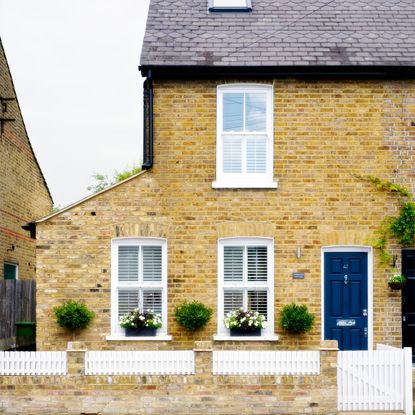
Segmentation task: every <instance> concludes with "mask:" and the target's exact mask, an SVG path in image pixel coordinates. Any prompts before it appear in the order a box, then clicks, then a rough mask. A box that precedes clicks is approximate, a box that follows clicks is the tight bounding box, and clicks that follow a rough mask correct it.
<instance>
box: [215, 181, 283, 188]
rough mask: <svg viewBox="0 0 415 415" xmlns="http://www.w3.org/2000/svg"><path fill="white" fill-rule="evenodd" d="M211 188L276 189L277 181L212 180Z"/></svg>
mask: <svg viewBox="0 0 415 415" xmlns="http://www.w3.org/2000/svg"><path fill="white" fill-rule="evenodd" d="M212 188H213V189H278V181H273V182H261V181H260V180H259V181H258V182H255V183H252V182H244V181H238V182H226V181H220V180H218V181H214V182H212Z"/></svg>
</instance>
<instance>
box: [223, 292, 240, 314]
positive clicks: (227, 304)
mask: <svg viewBox="0 0 415 415" xmlns="http://www.w3.org/2000/svg"><path fill="white" fill-rule="evenodd" d="M223 303H224V304H223V312H224V315H226V314H227V313H229V312H230V311H232V310H237V309H238V308H240V307H243V291H242V290H225V292H224V295H223Z"/></svg>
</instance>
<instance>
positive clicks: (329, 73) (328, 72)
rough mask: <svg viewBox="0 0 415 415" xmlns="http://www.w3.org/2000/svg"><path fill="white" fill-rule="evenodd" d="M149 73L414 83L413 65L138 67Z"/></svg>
mask: <svg viewBox="0 0 415 415" xmlns="http://www.w3.org/2000/svg"><path fill="white" fill-rule="evenodd" d="M150 69H151V73H152V77H153V78H155V79H201V78H202V79H211V78H218V77H223V76H236V77H250V78H252V77H264V78H278V77H281V78H284V77H301V78H355V79H356V78H364V79H373V78H376V79H414V78H415V65H413V66H410V65H408V66H403V65H399V66H398V65H396V66H394V65H391V66H387V65H377V66H374V65H371V66H370V65H368V66H353V65H349V66H345V65H338V66H337V65H336V66H334V65H333V66H332V65H330V66H187V65H184V66H181V65H141V66H140V67H139V70H140V71H141V74H142V76H144V77H146V76H147V74H148V71H149V70H150Z"/></svg>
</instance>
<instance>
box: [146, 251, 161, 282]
mask: <svg viewBox="0 0 415 415" xmlns="http://www.w3.org/2000/svg"><path fill="white" fill-rule="evenodd" d="M141 249H142V258H143V281H145V282H160V281H161V246H143V247H142V248H141Z"/></svg>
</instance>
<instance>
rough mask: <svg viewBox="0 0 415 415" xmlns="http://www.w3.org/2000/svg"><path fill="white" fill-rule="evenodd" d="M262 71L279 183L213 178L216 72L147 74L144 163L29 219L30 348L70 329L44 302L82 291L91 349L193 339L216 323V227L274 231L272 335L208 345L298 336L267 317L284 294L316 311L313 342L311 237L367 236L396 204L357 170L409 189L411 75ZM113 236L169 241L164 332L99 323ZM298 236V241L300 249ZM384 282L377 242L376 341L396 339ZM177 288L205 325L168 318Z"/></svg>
mask: <svg viewBox="0 0 415 415" xmlns="http://www.w3.org/2000/svg"><path fill="white" fill-rule="evenodd" d="M233 81H234V82H241V81H240V80H237V79H235V80H233ZM243 82H246V81H243ZM252 82H257V81H256V80H255V79H253V80H252ZM271 82H272V83H273V85H274V176H275V178H276V179H277V180H278V182H279V188H278V189H269V190H264V189H256V190H250V189H234V190H233V189H231V190H229V189H228V190H226V189H212V182H213V181H214V180H215V158H216V131H215V128H216V86H217V85H218V83H221V82H216V81H203V82H202V81H180V82H174V81H162V82H161V81H160V82H156V83H155V91H154V114H155V115H154V129H155V130H154V137H155V141H154V166H153V168H152V170H151V171H149V172H147V173H145V174H142V175H141V176H139V177H137V178H135V179H132V180H130V181H128V182H126V183H124V184H123V185H121V186H119V187H116V188H114V189H112V190H111V191H108V192H105V193H103V194H101V195H98V196H96V197H95V198H92V199H90V200H88V201H86V202H84V203H82V204H80V205H78V206H76V207H74V208H72V209H71V210H69V211H66V212H64V213H62V214H60V215H58V216H56V217H53V218H52V219H50V220H49V221H47V222H45V223H40V224H39V225H38V237H39V241H38V245H39V249H38V304H37V319H38V333H37V340H38V346H39V349H63V348H64V346H65V344H66V341H67V340H68V339H69V335H67V334H65V333H64V332H63V331H62V330H61V329H59V328H58V327H57V326H56V324H55V323H54V319H53V316H52V308H53V307H54V306H56V305H57V304H60V303H61V302H62V301H63V300H64V299H66V298H75V299H84V300H85V301H86V303H87V305H88V306H89V307H90V308H91V309H92V310H94V311H95V312H96V314H97V316H96V318H95V320H94V322H93V324H92V325H91V327H90V328H89V329H87V330H86V331H85V332H84V333H83V334H81V335H80V338H81V340H83V341H85V342H86V343H87V346H88V348H90V349H128V348H134V349H139V348H143V349H150V348H187V347H189V346H190V345H191V344H193V342H194V341H195V340H211V339H212V335H213V334H215V332H216V320H217V315H216V310H217V304H216V298H217V241H218V238H220V237H226V236H229V237H230V236H271V237H273V238H274V241H275V252H274V254H275V275H274V277H275V314H276V319H275V331H276V332H277V333H278V334H279V335H280V341H279V342H278V343H268V342H252V343H251V342H249V344H248V343H237V342H235V343H234V344H231V343H218V342H217V344H216V345H215V347H217V348H220V347H228V346H232V347H236V348H254V349H258V348H282V349H287V348H290V347H291V348H293V347H296V340H295V339H294V338H292V337H291V336H287V335H286V334H285V333H284V332H282V330H281V329H280V328H279V327H278V325H277V323H276V321H277V320H278V316H279V312H280V310H281V307H282V305H283V304H285V303H290V302H292V301H296V302H298V303H305V304H307V306H308V307H309V309H310V310H311V312H312V313H313V314H314V315H315V316H316V324H315V327H314V329H313V331H312V332H311V333H310V334H307V335H303V336H301V337H300V340H299V341H300V347H302V348H305V347H314V346H316V345H318V343H319V341H320V338H321V317H320V313H321V284H320V281H321V248H322V247H323V246H327V245H332V244H339V245H350V244H353V245H370V241H371V240H372V239H373V237H374V235H375V232H376V230H377V229H378V228H379V227H380V225H381V222H382V220H383V218H384V217H385V215H389V214H394V213H396V212H397V210H398V207H399V204H398V203H397V200H396V198H395V197H393V196H391V195H389V194H387V193H381V192H379V191H377V190H375V189H374V187H373V185H371V184H370V183H366V182H362V181H361V180H359V179H357V178H356V177H355V176H354V175H355V174H360V175H361V174H371V175H375V176H378V177H380V178H383V179H391V180H394V181H396V182H398V183H403V184H406V185H410V186H411V188H412V190H414V188H413V181H412V180H411V178H412V177H413V176H411V175H412V174H413V173H412V170H411V158H412V157H413V153H412V152H411V150H412V148H411V140H412V139H413V138H412V137H413V134H414V131H415V127H411V125H410V121H411V120H412V118H411V117H413V116H415V107H414V100H415V83H414V82H412V81H383V80H382V81H343V80H342V81H340V80H337V81H323V80H321V81H310V80H307V81H299V80H294V79H292V80H274V81H271ZM114 145H118V144H117V143H114ZM91 212H95V213H96V215H95V216H93V215H92V214H91ZM117 235H120V236H160V237H165V238H167V241H168V315H169V321H168V324H169V334H171V335H172V336H173V340H172V341H171V342H150V343H148V344H146V343H145V342H144V343H143V342H134V341H133V342H111V341H106V340H105V336H106V335H108V334H109V332H110V242H111V238H114V237H116V236H117ZM297 247H301V249H302V256H301V258H299V259H297V258H296V255H295V252H296V248H297ZM395 253H397V254H398V253H399V248H398V247H395ZM295 271H298V272H304V274H305V279H304V280H293V279H292V277H291V274H292V272H295ZM386 280H387V274H386V271H385V269H384V268H382V267H381V266H380V264H379V259H378V255H377V252H375V258H374V289H373V296H374V343H376V342H387V343H390V344H395V345H400V342H401V334H400V333H401V327H400V324H401V323H400V295H399V294H397V293H392V292H391V291H390V290H389V288H388V286H387V283H386ZM185 299H187V300H192V299H198V300H200V301H203V302H204V303H205V304H206V305H208V306H210V307H212V308H213V309H214V311H215V313H214V315H213V318H212V320H211V322H210V323H209V325H208V326H207V327H206V328H205V329H204V330H202V331H200V332H197V333H195V334H188V333H187V332H185V331H184V330H183V329H181V328H179V327H178V326H177V325H176V323H175V322H174V319H173V311H174V308H175V307H176V306H177V305H178V304H179V303H180V302H181V301H183V300H185Z"/></svg>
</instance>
